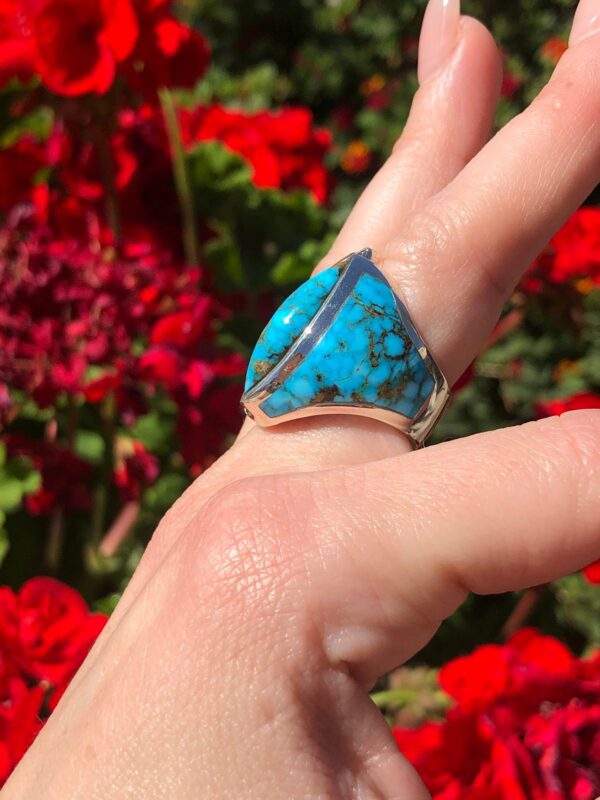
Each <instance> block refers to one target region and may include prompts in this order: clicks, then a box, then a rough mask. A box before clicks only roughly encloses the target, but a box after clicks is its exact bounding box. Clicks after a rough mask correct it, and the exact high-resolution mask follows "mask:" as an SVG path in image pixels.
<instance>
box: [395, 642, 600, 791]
mask: <svg viewBox="0 0 600 800" xmlns="http://www.w3.org/2000/svg"><path fill="white" fill-rule="evenodd" d="M440 683H441V685H442V687H443V688H444V689H446V691H448V692H449V693H450V694H451V695H452V697H454V699H455V700H456V705H455V706H454V707H453V708H451V709H450V711H449V712H448V714H447V717H446V719H445V720H444V721H442V722H439V723H431V722H428V723H425V724H424V725H422V726H421V727H420V728H418V729H417V730H400V729H395V730H394V735H395V737H396V741H397V742H398V745H399V746H400V748H401V750H402V751H403V753H404V754H405V756H406V757H407V758H408V759H409V761H411V763H412V764H413V765H414V766H415V767H416V769H417V770H418V772H419V774H420V775H421V777H422V778H423V780H424V782H425V784H426V786H427V788H428V789H429V790H430V792H431V793H432V795H433V797H434V800H464V798H466V799H467V800H515V799H517V800H566V798H577V800H593V799H594V798H595V797H597V796H598V793H599V792H600V772H599V771H598V768H597V765H598V763H600V658H598V657H596V658H594V659H590V660H588V661H582V660H579V659H577V658H575V657H574V656H573V655H572V653H571V652H570V651H569V650H568V649H567V648H566V647H565V646H564V645H563V644H562V643H561V642H559V641H557V640H556V639H553V638H552V637H550V636H544V635H543V634H540V633H538V632H537V631H535V630H532V629H523V630H521V631H519V632H518V633H517V634H516V635H515V636H513V637H512V638H511V639H510V640H509V641H508V642H507V643H506V645H486V646H484V647H480V648H479V649H478V650H476V651H475V652H474V653H472V654H471V655H469V656H465V657H462V658H459V659H456V660H454V661H452V662H450V663H449V664H447V665H446V666H445V667H443V668H442V670H441V671H440Z"/></svg>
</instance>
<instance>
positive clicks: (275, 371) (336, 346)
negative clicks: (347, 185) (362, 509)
mask: <svg viewBox="0 0 600 800" xmlns="http://www.w3.org/2000/svg"><path fill="white" fill-rule="evenodd" d="M449 399H450V390H449V387H448V382H447V381H446V378H445V377H444V375H443V373H442V371H441V370H440V369H439V367H438V366H437V364H436V363H435V361H434V360H433V358H432V357H431V354H430V353H429V351H428V349H427V346H426V345H425V343H424V341H423V339H422V338H421V336H420V335H419V334H418V333H417V331H416V329H415V326H414V325H413V323H412V321H411V319H410V315H409V313H408V311H407V309H406V307H405V306H404V304H403V303H402V302H401V301H400V300H399V298H398V297H397V296H396V295H395V293H394V291H393V290H392V287H391V286H390V284H389V282H388V281H387V279H386V277H385V276H384V275H383V273H382V272H381V271H380V270H379V269H378V268H377V266H376V265H375V263H374V262H373V260H372V251H371V250H369V249H366V250H362V251H361V252H360V253H351V254H350V255H349V256H347V257H346V258H344V259H342V261H340V262H339V263H338V264H336V265H335V266H333V267H330V268H329V269H326V270H324V271H323V272H320V273H319V274H317V275H315V276H313V277H312V278H310V279H309V280H308V281H306V282H305V283H303V284H302V286H300V287H299V288H298V289H297V290H296V291H295V292H294V293H293V294H291V295H290V296H289V297H288V299H287V300H286V301H285V302H284V303H283V304H282V305H281V306H280V307H279V309H278V310H277V311H276V312H275V314H274V315H273V317H272V318H271V321H270V322H269V324H268V325H267V327H266V328H265V329H264V331H263V332H262V334H261V336H260V338H259V340H258V342H257V344H256V347H255V348H254V352H253V354H252V358H251V359H250V364H249V367H248V373H247V376H246V386H245V390H244V394H243V396H242V401H241V402H242V406H243V408H244V411H245V413H246V414H247V415H248V416H249V417H251V418H252V419H254V420H255V421H256V422H257V423H258V424H259V425H261V426H263V427H270V426H272V425H278V424H280V423H283V422H287V421H289V420H292V419H300V418H304V417H309V416H318V415H322V414H355V415H360V416H363V417H370V418H373V419H377V420H380V421H381V422H385V423H387V424H388V425H392V426H393V427H395V428H397V429H398V430H400V431H403V432H404V433H405V434H407V435H408V436H410V438H411V439H412V440H413V442H414V443H415V444H416V445H417V446H419V447H420V446H422V444H423V442H424V441H425V439H426V438H427V436H428V435H429V434H430V433H431V431H432V430H433V428H434V426H435V425H436V423H437V422H438V420H439V419H440V417H441V415H442V413H443V411H444V409H445V407H446V405H447V403H448V401H449Z"/></svg>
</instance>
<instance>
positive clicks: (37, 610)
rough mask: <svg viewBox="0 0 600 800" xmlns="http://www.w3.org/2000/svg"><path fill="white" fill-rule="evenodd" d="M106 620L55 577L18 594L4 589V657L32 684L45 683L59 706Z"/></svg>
mask: <svg viewBox="0 0 600 800" xmlns="http://www.w3.org/2000/svg"><path fill="white" fill-rule="evenodd" d="M106 619H107V618H106V617H105V616H104V615H102V614H90V612H89V610H88V607H87V605H86V603H85V601H84V600H83V598H82V597H81V596H80V595H79V594H78V593H77V592H76V591H75V590H74V589H71V587H69V586H67V585H65V584H64V583H60V582H59V581H56V580H54V579H53V578H32V579H31V580H29V581H27V582H26V583H24V584H23V586H22V587H21V589H20V590H19V592H18V593H16V594H15V592H13V590H12V589H9V588H8V587H7V586H4V587H0V652H1V653H3V654H4V656H5V657H6V658H7V659H8V660H9V661H11V662H12V663H13V664H15V665H16V667H17V668H18V669H19V671H20V672H21V673H22V674H24V675H26V676H28V678H29V679H31V680H35V681H44V682H47V683H48V684H49V686H50V687H51V688H52V689H53V694H52V705H55V703H56V702H57V700H58V696H59V695H60V694H61V693H62V692H63V691H64V689H65V688H66V686H67V684H68V682H69V681H70V680H71V678H72V677H73V675H74V674H75V672H76V671H77V669H79V667H80V665H81V663H82V662H83V660H84V658H85V657H86V655H87V654H88V651H89V650H90V648H91V646H92V644H93V643H94V641H95V640H96V638H97V637H98V634H99V633H100V631H101V630H102V628H103V627H104V624H105V623H106Z"/></svg>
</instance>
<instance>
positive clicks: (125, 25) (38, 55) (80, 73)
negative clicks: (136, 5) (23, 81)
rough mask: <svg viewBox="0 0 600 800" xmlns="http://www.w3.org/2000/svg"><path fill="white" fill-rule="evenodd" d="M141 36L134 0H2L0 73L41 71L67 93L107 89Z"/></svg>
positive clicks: (51, 86)
mask: <svg viewBox="0 0 600 800" xmlns="http://www.w3.org/2000/svg"><path fill="white" fill-rule="evenodd" d="M137 36H138V24H137V19H136V16H135V13H134V11H133V8H132V5H131V2H130V0H29V1H27V0H2V3H1V5H0V51H2V52H3V58H2V59H1V60H0V74H1V75H2V76H3V80H4V81H6V80H7V79H10V78H12V77H27V76H31V75H33V74H35V73H38V74H39V75H40V77H41V79H42V81H43V82H44V84H45V85H46V86H47V87H48V88H49V89H51V90H52V91H53V92H56V93H57V94H61V95H65V96H67V97H72V96H77V95H82V94H86V93H88V92H95V93H96V94H104V93H105V92H106V91H108V89H109V88H110V87H111V86H112V83H113V81H114V78H115V74H116V69H117V64H118V63H119V62H122V61H124V60H125V59H126V58H127V57H128V56H129V54H130V53H131V51H132V50H133V47H134V45H135V43H136V40H137Z"/></svg>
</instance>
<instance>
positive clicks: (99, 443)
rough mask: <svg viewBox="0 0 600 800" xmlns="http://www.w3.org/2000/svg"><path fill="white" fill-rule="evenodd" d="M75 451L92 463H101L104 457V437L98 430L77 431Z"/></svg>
mask: <svg viewBox="0 0 600 800" xmlns="http://www.w3.org/2000/svg"><path fill="white" fill-rule="evenodd" d="M75 452H76V454H77V455H78V456H79V457H80V458H82V459H83V460H84V461H87V462H88V463H90V464H101V463H102V459H103V458H104V439H103V438H102V436H101V435H100V434H99V433H97V432H96V431H86V430H83V429H82V430H79V431H77V436H76V438H75Z"/></svg>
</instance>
